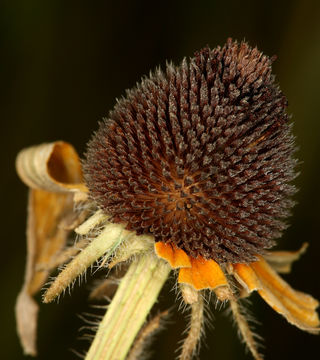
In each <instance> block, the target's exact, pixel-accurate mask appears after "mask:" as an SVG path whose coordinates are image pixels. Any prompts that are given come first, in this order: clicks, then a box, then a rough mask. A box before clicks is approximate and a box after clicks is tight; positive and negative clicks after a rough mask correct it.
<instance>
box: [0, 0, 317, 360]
mask: <svg viewBox="0 0 320 360" xmlns="http://www.w3.org/2000/svg"><path fill="white" fill-rule="evenodd" d="M319 18H320V2H318V1H306V0H305V1H279V0H277V1H274V0H272V1H231V0H229V1H214V0H211V1H209V0H208V1H195V0H193V1H186V0H185V1H173V0H172V1H171V2H169V3H165V2H163V1H151V0H149V1H126V2H124V1H117V2H115V1H90V2H89V1H61V0H56V1H32V0H30V1H12V0H11V1H10V0H7V1H5V0H2V1H1V5H0V42H1V50H0V79H1V91H2V94H1V97H0V101H1V104H0V111H1V115H0V116H1V117H0V121H1V142H0V146H1V151H0V154H1V253H0V254H1V255H0V256H1V265H2V266H1V283H0V286H1V306H0V311H1V313H0V342H1V346H0V358H1V359H23V355H22V352H21V348H20V345H19V343H18V339H17V336H16V334H15V320H14V313H13V309H14V303H15V298H16V295H17V293H18V291H19V289H20V286H21V284H22V280H23V273H24V265H25V250H26V248H25V235H24V232H25V230H24V228H25V213H26V211H25V208H26V198H27V189H26V187H25V186H24V185H23V184H22V183H21V182H20V181H19V180H18V178H17V176H16V174H15V170H14V160H15V156H16V154H17V152H18V151H19V150H20V149H21V148H23V147H26V146H29V145H32V144H38V143H41V142H45V141H53V140H60V139H63V140H66V141H69V142H71V143H72V144H74V145H75V146H76V148H77V150H78V151H79V152H80V153H82V152H83V151H84V149H85V144H86V142H87V140H88V139H89V137H90V135H91V133H92V131H93V130H95V129H96V128H97V122H98V120H100V119H101V118H102V117H103V116H105V115H106V114H107V112H108V110H109V109H111V108H112V106H113V104H114V102H115V98H116V97H119V96H121V95H122V94H123V93H124V90H125V89H126V88H130V87H132V86H133V85H134V84H135V82H136V81H139V79H140V78H141V76H142V75H144V74H147V73H148V72H149V70H150V69H154V68H155V67H156V66H157V65H159V64H160V65H161V66H163V65H164V64H165V61H166V60H167V59H171V60H173V61H174V62H176V63H178V62H179V61H180V60H181V59H182V58H183V57H184V56H192V54H193V52H194V51H195V50H198V49H199V48H201V47H202V46H204V45H206V44H209V45H210V46H211V47H215V46H216V45H218V44H220V45H221V44H223V43H224V42H225V40H226V38H227V37H230V36H231V37H233V38H235V39H238V40H242V39H246V40H247V41H248V42H249V43H250V44H251V45H253V46H255V45H257V46H258V47H259V49H261V50H262V51H264V52H265V53H266V54H268V55H273V54H277V55H278V60H277V61H276V63H275V64H274V67H273V68H274V72H275V74H276V76H277V80H278V81H279V82H280V84H281V88H282V90H283V91H284V92H285V94H286V95H287V97H288V99H289V104H290V106H289V112H290V113H291V114H293V120H294V122H295V126H294V132H295V134H296V135H297V142H298V144H299V146H300V150H299V152H298V156H299V159H301V160H302V163H301V165H300V166H299V168H300V171H301V175H300V176H299V178H298V179H297V180H296V183H297V186H298V187H299V188H300V189H301V190H300V192H299V194H298V195H297V196H296V199H297V201H298V202H299V204H298V205H297V206H296V208H295V210H294V216H293V217H292V219H291V223H292V226H291V227H290V228H289V229H288V231H287V232H286V234H285V236H284V237H283V238H282V239H281V241H279V243H280V247H281V248H286V249H297V248H298V247H299V246H300V245H301V243H302V242H304V241H308V242H310V248H309V251H308V253H307V254H306V255H305V256H304V257H303V258H302V259H301V261H300V262H299V263H297V264H295V266H294V271H293V273H292V274H290V275H289V276H287V277H286V278H287V279H288V280H289V281H290V283H291V284H292V285H293V286H294V287H296V288H298V289H300V290H304V291H306V292H309V293H312V294H313V295H314V296H316V297H318V298H320V286H319V277H320V271H319V262H320V254H319V250H320V242H319V222H320V219H319V204H320V191H319V172H320V170H319V165H320V163H319V158H318V156H319V150H320V145H319V128H320V116H319V107H320V98H319V81H320V70H319V65H320V21H319ZM170 286H172V284H171V285H169V286H168V287H167V291H166V292H164V293H163V294H162V295H161V300H160V301H161V302H160V305H159V307H160V308H165V307H166V306H171V305H172V304H173V303H174V301H175V294H174V292H173V291H170ZM86 296H87V288H86V286H85V285H84V286H83V287H82V288H81V289H79V287H77V286H76V288H75V289H74V292H73V295H72V297H70V296H69V295H66V296H65V297H64V298H62V299H61V301H60V303H59V304H51V305H45V306H41V311H40V322H39V357H38V358H39V359H48V360H49V359H75V358H76V356H75V355H74V354H73V353H71V352H70V350H69V349H70V348H73V349H78V350H84V349H86V346H87V344H86V343H83V342H81V341H79V340H78V339H77V337H78V336H79V334H78V332H77V329H78V328H79V327H80V326H82V325H83V321H82V320H80V319H79V318H78V317H77V314H80V313H82V312H87V311H91V312H93V310H92V309H91V310H90V309H88V307H87V305H86ZM250 308H251V310H252V311H253V312H254V313H255V314H256V316H257V318H258V320H259V321H260V323H261V325H259V326H258V327H257V328H258V332H259V334H261V335H262V336H263V337H264V338H265V345H266V350H265V354H266V358H267V359H273V360H276V359H281V360H283V359H301V358H307V359H311V358H317V355H318V353H319V345H320V339H319V337H316V336H312V335H308V334H306V333H303V332H302V331H300V330H298V329H296V328H294V327H292V326H291V325H289V324H288V323H287V322H286V321H285V320H284V319H283V318H281V317H280V316H279V315H278V314H276V313H275V312H273V311H272V310H271V309H269V307H268V306H267V305H265V304H264V303H263V301H262V300H261V299H259V298H258V296H256V295H254V296H253V297H252V306H251V307H250ZM176 310H177V309H175V310H174V312H175V313H177V311H176ZM214 318H215V319H214V320H213V321H212V323H213V327H214V329H211V330H209V331H208V332H207V336H206V340H205V344H206V345H205V346H202V350H201V359H225V360H227V359H240V360H241V359H246V358H248V359H249V358H250V356H249V355H245V351H244V348H243V347H242V346H241V345H240V343H239V341H238V339H237V336H236V331H235V330H234V328H233V327H232V325H231V321H229V320H230V319H228V318H227V316H226V315H225V314H224V313H223V311H214ZM183 326H184V323H183V315H182V314H181V313H177V315H175V316H174V317H173V318H172V319H171V321H169V323H168V324H167V329H166V330H165V331H164V332H162V334H161V336H159V337H158V340H157V342H156V345H157V347H156V351H155V353H154V357H153V358H154V359H174V358H175V356H176V353H174V349H176V348H177V343H178V341H179V340H180V339H181V331H182V329H183Z"/></svg>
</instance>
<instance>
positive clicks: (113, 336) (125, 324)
mask: <svg viewBox="0 0 320 360" xmlns="http://www.w3.org/2000/svg"><path fill="white" fill-rule="evenodd" d="M169 272H170V266H169V265H168V264H167V263H166V262H165V261H164V260H161V259H158V258H157V257H156V256H155V255H153V254H150V253H149V254H146V255H142V256H141V257H138V258H137V259H136V260H134V261H133V262H132V263H131V265H130V267H129V270H128V271H127V273H126V275H125V276H124V277H123V279H122V280H121V284H120V286H119V288H118V290H117V292H116V295H115V296H114V298H113V300H112V302H111V304H110V305H109V307H108V311H107V313H106V315H105V316H104V318H103V320H102V321H101V323H100V325H99V329H98V331H97V334H96V336H95V339H94V341H93V343H92V345H91V347H90V349H89V352H88V354H87V356H86V360H121V359H125V357H126V355H127V354H128V351H129V350H130V348H131V346H132V344H133V342H134V339H135V337H136V335H137V333H138V332H139V330H140V329H141V327H142V325H143V323H144V321H145V319H146V317H147V315H148V313H149V311H150V310H151V308H152V306H153V304H154V303H155V302H156V301H157V298H158V294H159V292H160V290H161V288H162V286H163V285H164V283H165V281H166V279H167V278H168V275H169Z"/></svg>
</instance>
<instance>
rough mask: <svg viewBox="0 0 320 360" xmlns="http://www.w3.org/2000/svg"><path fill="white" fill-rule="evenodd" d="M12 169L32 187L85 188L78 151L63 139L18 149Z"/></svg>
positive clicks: (80, 189) (82, 189) (83, 189)
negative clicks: (14, 166) (14, 165)
mask: <svg viewBox="0 0 320 360" xmlns="http://www.w3.org/2000/svg"><path fill="white" fill-rule="evenodd" d="M16 168H17V172H18V174H19V176H20V178H21V179H22V181H23V182H24V183H25V184H26V185H28V186H29V187H30V188H32V189H42V190H46V191H50V192H68V191H70V190H73V191H84V192H86V191H87V188H86V186H85V185H84V184H83V180H82V170H81V163H80V160H79V157H78V154H77V152H76V151H75V149H74V148H73V146H72V145H70V144H68V143H66V142H63V141H56V142H53V143H48V144H41V145H37V146H32V147H29V148H27V149H24V150H22V151H20V153H19V154H18V156H17V160H16Z"/></svg>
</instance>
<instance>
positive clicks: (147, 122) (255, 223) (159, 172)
mask: <svg viewBox="0 0 320 360" xmlns="http://www.w3.org/2000/svg"><path fill="white" fill-rule="evenodd" d="M271 62H272V60H271V59H270V58H268V57H267V56H266V55H263V54H262V53H261V52H260V51H258V50H257V49H256V48H250V47H249V46H248V45H247V44H246V43H245V42H242V43H241V44H239V43H237V42H233V41H232V40H231V39H229V40H228V41H227V43H226V44H225V46H224V47H223V48H220V47H217V48H215V49H213V50H211V49H209V48H208V47H206V48H204V49H202V50H201V51H199V52H197V53H195V56H194V57H193V58H191V59H190V61H189V62H187V61H186V60H183V62H182V63H181V64H180V66H177V67H175V66H173V65H172V64H168V65H167V67H166V70H165V72H162V71H160V70H158V71H156V73H154V74H153V75H151V76H150V77H149V78H144V79H143V80H142V81H141V83H140V84H138V85H137V87H136V88H134V89H133V90H129V91H127V94H126V97H125V98H123V99H121V100H120V101H119V102H118V103H117V104H116V106H115V108H114V110H113V111H112V112H110V114H109V117H108V119H106V120H105V121H104V122H102V123H101V124H100V128H99V130H98V131H97V132H96V133H95V134H94V136H93V138H92V140H91V141H90V142H89V144H88V151H87V154H86V160H85V162H84V173H85V180H86V183H87V186H88V187H89V190H90V193H91V196H92V198H93V199H94V200H95V201H96V202H97V203H98V204H99V206H100V207H101V208H102V209H103V210H104V211H105V212H106V213H108V214H110V215H111V216H112V219H113V221H114V222H119V223H126V224H127V225H126V228H127V229H130V230H135V231H136V232H137V234H148V233H152V234H153V235H154V237H155V240H156V241H163V242H169V243H174V244H175V245H176V246H178V247H179V248H181V249H183V250H185V252H186V253H187V254H188V255H189V256H192V257H194V258H196V257H198V256H202V257H204V258H206V259H214V260H215V261H217V262H219V263H223V262H232V263H235V262H249V261H253V260H254V259H255V257H254V255H255V254H257V253H261V252H263V250H264V249H267V248H270V247H271V246H272V245H273V244H274V240H275V239H276V238H278V237H279V236H281V232H282V231H283V230H284V229H285V227H286V225H285V223H284V219H285V218H287V217H288V215H289V210H290V208H291V207H292V206H293V202H292V201H291V200H290V199H289V198H290V196H292V195H293V194H294V193H295V187H294V186H293V185H291V184H290V181H291V180H293V178H294V177H295V174H296V173H295V164H296V161H295V160H294V157H293V153H294V138H293V136H292V134H291V130H290V126H289V124H288V115H287V113H286V111H285V110H286V107H287V100H286V98H285V96H284V95H283V93H282V92H281V91H280V89H279V87H278V86H277V85H276V84H275V82H274V76H273V75H272V74H271Z"/></svg>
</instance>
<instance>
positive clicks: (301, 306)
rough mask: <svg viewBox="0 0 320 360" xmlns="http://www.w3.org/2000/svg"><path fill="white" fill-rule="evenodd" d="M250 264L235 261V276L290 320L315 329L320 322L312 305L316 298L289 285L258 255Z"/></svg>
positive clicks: (314, 303)
mask: <svg viewBox="0 0 320 360" xmlns="http://www.w3.org/2000/svg"><path fill="white" fill-rule="evenodd" d="M258 258H259V261H256V262H253V263H251V264H250V265H246V264H234V265H233V272H234V276H235V278H236V279H237V280H239V282H240V283H241V284H242V285H244V286H245V288H246V289H247V290H249V292H251V291H254V290H257V291H258V292H259V294H260V296H261V297H262V298H263V299H264V300H265V301H266V302H267V303H268V304H269V305H270V306H271V307H272V308H273V309H274V310H275V311H277V312H278V313H279V314H281V315H283V316H284V317H285V318H286V319H287V320H288V322H289V323H291V324H293V325H295V326H297V327H298V328H300V329H302V330H306V331H309V332H311V333H318V332H319V330H320V328H319V325H320V322H319V318H318V314H317V312H316V311H315V309H316V308H317V307H318V301H317V300H316V299H314V298H313V297H312V296H310V295H308V294H304V293H302V292H299V291H296V290H294V289H293V288H291V287H290V285H289V284H287V283H286V282H285V281H284V280H283V279H282V278H281V277H280V276H279V275H278V274H277V273H276V271H275V270H273V269H272V267H271V266H270V265H269V264H268V263H267V262H266V261H265V260H264V259H263V258H262V257H261V256H258Z"/></svg>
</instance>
